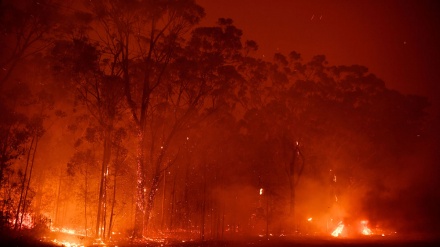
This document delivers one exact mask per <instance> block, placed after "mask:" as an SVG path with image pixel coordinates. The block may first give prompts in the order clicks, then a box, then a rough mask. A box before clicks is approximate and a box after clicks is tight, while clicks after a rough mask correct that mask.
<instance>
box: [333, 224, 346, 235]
mask: <svg viewBox="0 0 440 247" xmlns="http://www.w3.org/2000/svg"><path fill="white" fill-rule="evenodd" d="M343 229H344V224H342V221H341V222H339V224H338V227H336V229H335V230H334V231H333V232H332V236H333V237H339V235H341V233H342V230H343Z"/></svg>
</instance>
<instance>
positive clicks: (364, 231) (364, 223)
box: [361, 220, 373, 235]
mask: <svg viewBox="0 0 440 247" xmlns="http://www.w3.org/2000/svg"><path fill="white" fill-rule="evenodd" d="M367 224H368V221H367V220H362V221H361V225H362V234H364V235H371V234H372V233H373V232H372V231H371V230H370V228H368V226H367Z"/></svg>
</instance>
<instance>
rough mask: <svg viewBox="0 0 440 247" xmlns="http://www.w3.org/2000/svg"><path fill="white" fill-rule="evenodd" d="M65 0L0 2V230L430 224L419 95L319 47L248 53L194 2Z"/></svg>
mask: <svg viewBox="0 0 440 247" xmlns="http://www.w3.org/2000/svg"><path fill="white" fill-rule="evenodd" d="M200 1H202V0H200ZM67 2H69V3H66V1H62V0H39V1H35V0H3V1H0V9H1V11H0V32H1V33H0V34H1V35H0V54H2V56H0V67H1V69H0V116H1V117H0V235H3V236H2V237H4V236H8V235H11V236H14V237H15V236H21V235H23V234H29V235H30V236H32V237H34V236H35V237H36V238H37V237H38V238H40V237H41V236H43V238H44V239H46V240H48V241H52V242H53V243H55V244H57V245H64V246H81V245H106V244H107V245H111V244H114V245H116V244H120V243H126V242H130V243H136V244H140V245H142V244H144V243H150V242H151V243H153V244H160V245H164V246H166V245H168V244H169V243H172V242H178V243H181V242H186V243H187V242H188V241H189V242H192V241H194V242H197V241H200V242H206V241H238V240H240V241H243V242H244V241H245V240H248V239H258V240H259V241H260V240H261V241H266V240H267V241H271V240H273V239H276V238H283V239H289V241H290V240H292V239H295V238H311V239H312V238H316V239H318V238H325V239H331V241H335V242H337V241H344V240H345V239H350V238H353V239H356V238H359V239H362V238H363V239H374V238H375V236H381V235H382V236H389V235H391V234H389V233H388V229H390V228H392V227H394V225H392V224H394V223H395V222H398V224H397V223H396V225H397V226H396V231H398V232H399V235H401V236H405V233H407V232H412V231H421V232H422V231H427V232H428V233H429V234H431V235H435V233H437V232H440V226H438V222H434V220H433V219H434V218H435V217H432V215H434V216H437V215H439V214H440V213H439V212H438V207H437V204H436V203H431V202H436V200H437V198H440V195H438V194H439V192H438V191H437V190H435V189H432V188H437V187H438V186H433V185H436V184H437V183H438V182H437V178H436V177H435V179H433V177H434V175H431V173H432V174H438V173H435V172H431V171H433V170H435V169H438V168H437V167H438V166H434V165H432V164H437V163H438V162H437V160H434V159H433V158H432V159H431V156H433V154H432V153H436V151H437V150H431V149H432V147H433V146H435V147H436V145H432V143H436V142H435V141H436V140H435V138H434V137H433V136H434V135H432V132H431V131H433V130H431V129H434V128H433V127H430V126H427V119H428V118H429V117H430V116H428V114H427V109H428V107H429V102H428V101H427V99H426V98H424V97H421V96H417V95H407V94H404V93H401V92H398V91H396V90H394V89H391V88H388V87H387V86H386V84H385V82H384V81H382V79H380V78H379V77H378V76H376V75H374V74H373V73H372V72H370V71H369V69H368V68H366V67H364V66H362V65H357V64H355V65H335V64H332V63H331V61H328V60H327V58H326V56H324V55H316V56H311V57H304V56H302V55H301V54H300V53H299V52H296V51H289V53H285V51H283V50H281V49H280V50H278V49H277V50H276V53H274V54H273V56H266V57H263V58H262V57H261V56H260V55H258V52H259V51H257V49H258V44H257V42H255V41H252V40H245V37H247V36H246V35H244V32H243V30H241V29H240V28H239V27H238V26H236V24H235V23H234V21H233V20H232V19H228V18H219V19H218V20H217V21H216V22H213V23H210V24H207V25H206V26H205V25H202V22H201V20H202V19H203V18H204V17H205V14H206V13H205V12H204V8H203V6H201V5H199V3H198V2H199V0H179V1H173V0H163V1H112V0H93V1H67ZM202 2H203V1H202ZM212 2H214V1H212ZM230 2H231V4H232V2H233V1H230ZM245 2H246V1H245ZM285 2H286V3H283V4H287V2H289V1H285ZM292 2H293V1H292ZM206 4H207V3H206ZM211 4H212V3H211ZM292 11H296V9H295V8H292ZM313 15H314V14H313ZM289 16H297V15H289ZM298 16H301V15H298ZM325 16H329V17H330V15H327V13H326V14H325ZM306 19H307V23H308V22H310V21H312V22H313V23H314V24H317V25H321V24H318V23H322V24H325V23H327V20H330V19H331V18H328V19H327V17H325V18H322V19H321V18H312V20H309V18H306ZM317 19H319V22H318V20H317ZM289 23H290V22H289ZM262 24H263V23H262ZM317 25H316V27H315V26H314V27H313V28H318V26H317ZM338 26H340V25H338ZM322 27H324V26H322ZM289 30H290V29H289ZM326 30H330V29H326ZM329 32H330V31H329ZM310 33H315V31H314V30H311V32H310ZM348 36H350V35H348ZM298 37H302V36H301V35H298ZM311 43H314V42H311ZM410 43H411V42H408V45H405V46H406V47H410ZM264 53H265V54H268V53H267V51H264ZM402 54H404V53H402ZM396 126H398V128H397V127H396ZM433 126H434V125H433ZM428 127H429V128H428ZM425 136H426V137H425ZM437 146H438V145H437ZM434 151H435V152H434ZM435 157H437V156H435ZM421 158H423V161H424V162H423V164H424V166H423V168H426V169H421V168H420V166H421V165H419V164H422V162H420V160H421ZM436 162H437V163H436ZM431 166H432V167H431ZM433 167H435V168H433ZM428 173H429V174H428ZM414 174H416V175H414ZM402 181H403V182H402ZM438 201H440V199H439V200H438ZM420 208H423V209H427V210H426V212H425V211H423V212H422V210H419V209H420ZM382 229H387V230H382ZM420 229H421V230H420ZM389 232H391V231H389ZM393 232H394V231H393ZM9 233H13V234H9ZM394 235H396V234H394ZM333 237H334V238H333ZM399 237H400V236H399ZM1 240H2V239H0V242H1ZM14 240H15V239H14Z"/></svg>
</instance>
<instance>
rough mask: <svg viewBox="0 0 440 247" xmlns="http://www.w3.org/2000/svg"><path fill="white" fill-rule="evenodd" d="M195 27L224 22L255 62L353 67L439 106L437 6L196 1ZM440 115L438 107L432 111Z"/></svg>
mask: <svg viewBox="0 0 440 247" xmlns="http://www.w3.org/2000/svg"><path fill="white" fill-rule="evenodd" d="M197 2H198V3H199V4H200V5H202V6H203V7H204V8H205V11H206V17H205V19H204V20H203V22H202V25H213V24H215V22H216V20H217V19H218V18H219V17H225V18H231V19H233V20H234V24H235V25H236V26H237V27H238V28H240V29H242V30H243V32H244V37H245V39H252V40H255V41H256V42H257V43H258V45H259V52H258V55H259V56H263V55H264V56H265V57H266V58H269V59H270V58H272V56H273V54H274V53H275V52H282V53H284V54H286V55H287V54H288V53H289V52H290V51H292V50H294V51H297V52H299V53H301V54H302V55H303V57H304V58H305V59H306V60H308V59H310V58H311V57H312V56H314V55H319V54H323V55H326V57H327V60H328V61H329V63H330V64H333V65H351V64H360V65H364V66H366V67H368V68H369V70H370V72H372V73H374V74H376V75H377V76H378V77H380V78H381V79H383V80H384V81H385V83H386V85H387V86H388V87H389V88H392V89H396V90H398V91H400V92H402V93H405V94H407V93H412V94H418V95H423V96H428V97H429V98H430V100H431V101H433V103H434V104H435V105H440V100H439V98H440V97H439V95H440V86H439V84H440V71H439V70H440V48H439V47H440V28H439V27H440V1H435V0H431V1H420V0H411V1H406V0H326V1H324V0H197ZM437 109H440V108H437Z"/></svg>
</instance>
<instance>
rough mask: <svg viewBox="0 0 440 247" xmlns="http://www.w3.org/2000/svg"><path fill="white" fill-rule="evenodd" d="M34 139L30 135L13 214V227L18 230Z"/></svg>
mask: <svg viewBox="0 0 440 247" xmlns="http://www.w3.org/2000/svg"><path fill="white" fill-rule="evenodd" d="M34 140H35V136H33V137H32V141H31V145H30V146H29V150H28V153H27V160H26V167H25V171H24V175H23V180H22V183H21V192H20V199H19V201H18V206H17V211H16V214H15V225H14V229H15V230H18V228H19V227H20V226H21V223H19V219H20V210H21V205H22V204H23V194H24V190H25V186H24V185H25V183H26V177H27V171H28V168H29V159H30V157H31V150H32V146H33V145H34Z"/></svg>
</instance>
